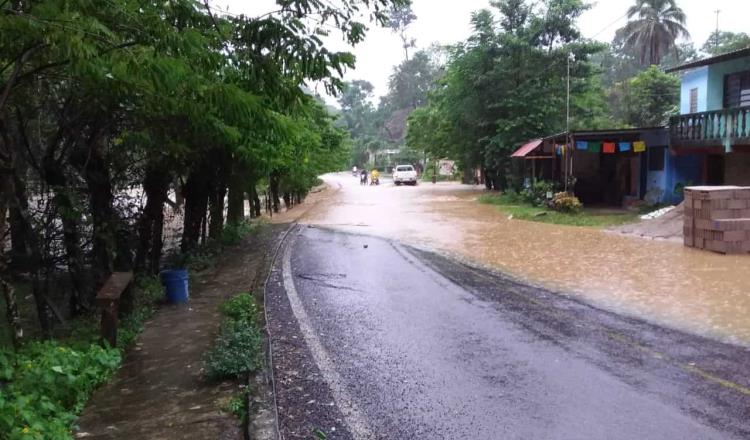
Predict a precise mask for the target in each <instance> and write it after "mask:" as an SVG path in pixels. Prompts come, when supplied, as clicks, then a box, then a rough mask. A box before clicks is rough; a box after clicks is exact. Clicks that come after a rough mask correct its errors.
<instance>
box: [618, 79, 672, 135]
mask: <svg viewBox="0 0 750 440" xmlns="http://www.w3.org/2000/svg"><path fill="white" fill-rule="evenodd" d="M622 100H623V104H624V108H625V114H624V115H623V116H624V121H625V122H626V123H627V124H628V125H630V126H633V127H656V126H661V125H665V124H666V123H667V122H668V120H669V117H670V116H672V115H674V114H676V113H677V110H678V105H679V102H680V80H679V79H678V78H677V77H676V76H674V75H671V74H668V73H664V72H662V71H661V69H659V68H658V67H656V66H651V67H649V68H648V69H647V70H645V71H643V72H641V73H639V74H638V75H636V76H635V77H634V78H632V79H630V80H629V81H627V82H626V83H625V84H624V85H623V97H622Z"/></svg>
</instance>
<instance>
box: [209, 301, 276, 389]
mask: <svg viewBox="0 0 750 440" xmlns="http://www.w3.org/2000/svg"><path fill="white" fill-rule="evenodd" d="M219 310H220V311H221V313H222V314H223V315H224V316H225V320H224V322H223V323H222V326H221V330H220V331H219V336H218V337H217V338H216V342H215V343H214V346H213V348H211V350H209V351H208V352H207V353H206V354H205V356H204V358H203V363H204V369H205V374H206V376H207V377H208V378H209V379H212V380H222V379H229V378H236V377H239V376H241V375H242V374H244V373H249V372H253V371H256V370H258V369H259V368H261V366H262V359H263V358H262V343H263V334H262V332H261V326H260V313H259V311H258V306H257V304H256V303H255V300H254V299H253V297H252V295H250V294H248V293H242V294H240V295H237V296H236V297H234V298H232V299H230V300H228V301H226V302H225V303H224V304H222V305H221V306H220V308H219Z"/></svg>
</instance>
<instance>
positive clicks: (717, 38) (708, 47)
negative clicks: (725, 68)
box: [701, 31, 750, 56]
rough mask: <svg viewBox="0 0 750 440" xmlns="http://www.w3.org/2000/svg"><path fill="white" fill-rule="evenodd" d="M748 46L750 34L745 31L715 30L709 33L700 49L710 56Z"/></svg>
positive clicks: (749, 45)
mask: <svg viewBox="0 0 750 440" xmlns="http://www.w3.org/2000/svg"><path fill="white" fill-rule="evenodd" d="M746 47H750V35H748V34H746V33H745V32H736V33H735V32H724V31H719V32H718V33H717V32H716V31H714V32H712V33H711V36H709V37H708V39H707V40H706V42H705V43H704V44H703V47H701V50H702V51H703V52H705V53H707V54H709V55H711V56H716V55H721V54H724V53H727V52H733V51H735V50H740V49H744V48H746Z"/></svg>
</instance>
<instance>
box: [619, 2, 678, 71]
mask: <svg viewBox="0 0 750 440" xmlns="http://www.w3.org/2000/svg"><path fill="white" fill-rule="evenodd" d="M628 20H629V21H628V23H627V24H626V25H625V27H624V28H623V29H622V31H623V34H624V35H625V45H626V46H627V47H628V48H629V49H630V50H631V51H633V52H634V53H637V54H638V60H639V61H640V63H641V64H642V65H654V64H656V65H658V64H659V63H661V60H662V58H663V57H664V56H665V55H666V54H667V53H668V52H670V51H676V50H677V39H678V38H680V37H685V38H687V37H689V36H690V34H689V33H688V31H687V29H686V28H685V13H684V12H683V11H682V9H680V7H678V6H677V2H676V1H675V0H636V3H635V5H633V6H631V7H630V9H628Z"/></svg>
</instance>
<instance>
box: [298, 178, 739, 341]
mask: <svg viewBox="0 0 750 440" xmlns="http://www.w3.org/2000/svg"><path fill="white" fill-rule="evenodd" d="M325 180H326V182H327V183H328V184H329V185H330V186H331V188H332V190H331V191H330V192H329V194H328V197H327V198H324V199H323V200H321V201H320V202H319V203H317V204H316V205H315V206H314V207H312V208H311V209H309V210H308V211H307V212H306V213H305V214H304V215H302V217H301V218H300V222H301V223H306V224H312V225H318V226H324V227H330V228H335V229H340V230H345V231H349V232H356V233H361V234H372V235H377V236H383V237H387V238H392V239H396V240H399V241H402V242H405V243H408V244H413V245H417V246H420V247H427V248H432V249H436V250H439V251H441V252H446V253H449V254H452V255H454V256H458V257H461V258H465V259H467V260H470V261H472V262H475V263H479V264H481V265H485V266H490V267H493V268H497V269H500V270H502V271H504V272H506V273H509V274H511V275H514V276H517V277H520V278H522V279H524V280H527V281H530V282H532V283H536V284H540V285H543V286H545V287H548V288H551V289H555V290H560V291H563V292H568V293H572V294H574V295H576V296H579V297H581V298H583V299H585V300H586V301H588V302H590V303H593V304H595V305H597V306H601V307H604V308H607V309H609V310H614V311H617V312H619V313H625V314H629V315H634V316H639V317H642V318H646V319H648V320H650V321H653V322H657V323H660V324H664V325H667V326H670V327H674V328H678V329H682V330H686V331H690V332H693V333H698V334H702V335H707V336H711V337H714V338H718V339H721V340H724V341H728V342H733V343H737V344H741V345H745V346H750V256H725V255H718V254H714V253H710V252H705V251H700V250H696V249H690V248H685V247H683V246H682V245H681V244H678V243H673V242H666V241H654V240H646V239H642V238H635V237H627V236H620V235H615V234H612V233H608V232H605V231H601V230H596V229H590V228H581V227H569V226H558V225H548V224H542V223H534V222H527V221H521V220H512V219H510V220H509V219H508V218H507V216H506V215H504V214H503V213H501V212H500V211H498V210H497V209H496V208H495V207H493V206H490V205H483V204H480V203H477V202H476V198H477V196H478V195H480V194H482V191H481V190H480V187H475V186H470V185H459V184H452V183H439V184H436V185H433V184H429V183H427V184H421V185H419V186H417V187H404V186H401V187H396V186H394V185H393V184H392V183H391V182H390V181H388V180H384V181H383V184H381V185H380V186H366V187H362V186H360V185H359V183H358V180H357V179H356V178H355V177H352V176H349V175H345V174H337V175H328V176H325Z"/></svg>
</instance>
